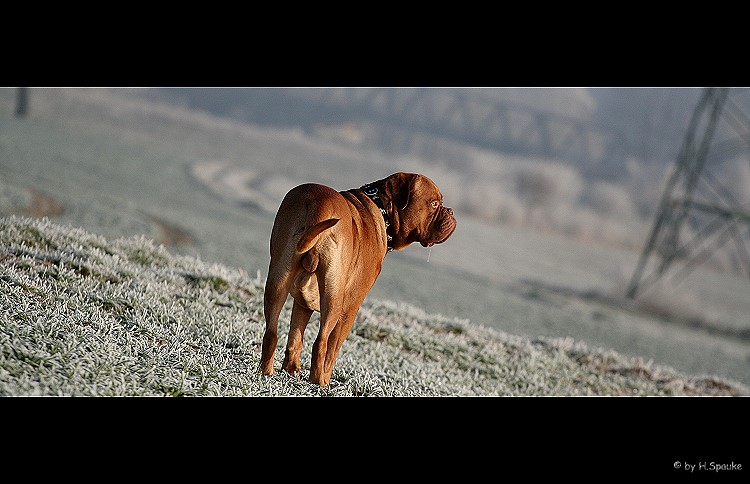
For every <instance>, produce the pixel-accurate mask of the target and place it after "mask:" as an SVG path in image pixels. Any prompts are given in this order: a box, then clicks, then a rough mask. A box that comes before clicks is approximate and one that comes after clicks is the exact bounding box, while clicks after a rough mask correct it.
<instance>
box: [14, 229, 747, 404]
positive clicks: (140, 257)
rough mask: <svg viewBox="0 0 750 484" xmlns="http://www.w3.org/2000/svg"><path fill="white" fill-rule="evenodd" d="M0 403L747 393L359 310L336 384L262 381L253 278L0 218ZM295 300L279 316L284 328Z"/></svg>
mask: <svg viewBox="0 0 750 484" xmlns="http://www.w3.org/2000/svg"><path fill="white" fill-rule="evenodd" d="M0 242H1V243H2V251H0V280H1V281H2V286H0V321H2V326H0V395H5V396H9V395H70V396H84V395H85V396H97V395H108V396H112V395H126V396H135V395H166V396H180V395H185V396H200V395H227V396H231V395H236V396H263V395H322V396H325V395H337V396H451V395H458V396H476V395H746V394H748V389H747V388H745V387H744V386H742V385H740V384H737V383H733V382H731V381H729V380H726V379H718V378H695V377H688V376H685V375H682V374H679V373H677V372H675V371H674V370H672V369H669V368H664V367H661V366H659V365H655V364H653V363H650V362H644V361H643V360H642V359H632V358H631V359H628V358H625V357H623V356H621V355H619V354H617V353H616V352H614V351H599V350H591V349H589V348H587V347H586V345H584V344H582V343H576V342H575V341H573V340H572V339H571V338H564V339H549V338H538V339H533V340H532V339H527V338H522V337H519V336H512V335H509V334H507V333H503V332H500V331H496V330H491V329H487V328H484V327H481V326H477V325H472V324H470V323H469V322H468V321H466V320H462V319H456V318H447V317H443V316H436V315H430V314H427V313H426V312H424V311H422V310H420V309H418V308H415V307H413V306H410V305H406V304H403V303H392V302H388V301H380V302H367V303H366V304H365V305H364V306H363V308H362V310H361V311H360V313H359V315H358V319H357V321H356V324H355V328H354V331H353V333H352V334H351V335H350V337H349V338H348V340H347V341H346V342H345V344H344V346H343V348H342V351H341V353H340V355H339V358H338V361H337V365H336V367H335V370H334V373H333V377H332V379H331V385H330V386H329V388H327V389H321V388H320V387H318V386H317V385H312V384H309V383H307V382H306V381H305V380H304V378H306V377H307V376H308V374H309V361H310V354H311V350H312V337H311V336H312V335H314V334H315V332H316V330H317V324H316V323H317V322H318V320H317V319H314V320H313V322H312V324H311V326H310V328H309V329H308V338H307V340H306V342H305V345H304V349H303V352H302V362H303V370H302V376H303V379H302V380H297V379H295V378H292V377H290V376H289V375H287V374H286V373H285V372H283V371H281V369H280V361H281V358H283V339H284V338H283V337H284V336H285V333H286V329H287V328H288V326H285V325H283V324H282V327H281V336H282V338H281V341H280V344H279V347H278V350H277V362H276V368H277V370H278V371H277V372H276V373H275V374H274V375H272V376H270V377H266V376H262V375H260V374H259V372H258V371H257V369H258V364H259V360H260V345H261V342H262V339H263V323H262V314H263V283H262V280H261V279H258V278H257V277H252V276H250V275H249V274H248V273H246V272H245V271H242V270H237V269H230V268H228V267H226V266H223V265H219V264H209V263H205V262H201V261H199V260H197V259H195V258H193V257H188V256H177V255H173V254H171V253H170V252H169V251H168V250H166V249H165V248H164V246H163V245H156V244H154V243H153V241H151V240H149V239H147V238H145V237H142V236H141V237H132V238H121V239H116V240H112V241H109V240H107V239H105V238H104V237H101V236H97V235H93V234H90V233H88V232H85V231H83V230H81V229H73V228H71V227H66V226H60V225H56V224H53V223H50V222H49V221H48V220H47V219H29V218H16V217H10V218H3V219H0ZM290 312H291V307H290V305H287V306H286V307H285V310H284V314H283V315H284V316H285V317H287V318H288V316H289V313H290Z"/></svg>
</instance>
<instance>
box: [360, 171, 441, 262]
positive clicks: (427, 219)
mask: <svg viewBox="0 0 750 484" xmlns="http://www.w3.org/2000/svg"><path fill="white" fill-rule="evenodd" d="M372 185H374V186H377V187H379V189H380V193H381V198H382V199H383V201H384V206H385V210H386V212H388V216H389V217H390V219H391V225H392V227H393V249H394V250H401V249H403V248H405V247H407V246H408V245H410V244H411V243H413V242H419V243H420V244H422V246H424V247H432V246H433V245H435V244H442V243H443V242H445V241H446V240H447V239H448V237H450V236H451V234H453V231H454V230H456V218H455V216H454V215H453V209H451V208H448V207H445V206H443V195H442V194H441V193H440V190H439V189H438V187H437V185H435V183H433V181H432V180H430V179H429V178H427V177H426V176H424V175H420V174H417V173H403V172H399V173H394V174H393V175H391V176H389V177H387V178H384V179H382V180H378V181H377V182H375V183H373V184H372Z"/></svg>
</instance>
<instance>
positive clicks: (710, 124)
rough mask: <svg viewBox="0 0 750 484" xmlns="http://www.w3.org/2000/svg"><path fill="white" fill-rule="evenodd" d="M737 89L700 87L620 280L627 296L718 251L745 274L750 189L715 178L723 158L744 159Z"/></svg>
mask: <svg viewBox="0 0 750 484" xmlns="http://www.w3.org/2000/svg"><path fill="white" fill-rule="evenodd" d="M744 91H745V90H741V89H727V88H722V89H716V88H707V89H704V90H703V92H702V95H701V97H700V99H699V101H698V103H697V105H696V107H695V110H694V112H693V116H692V118H691V121H690V124H689V126H688V129H687V131H686V133H685V138H684V140H683V144H682V147H681V148H680V151H679V154H678V155H677V159H676V161H675V164H674V166H673V170H672V173H671V175H670V177H669V179H668V181H667V185H666V187H665V189H664V192H663V194H662V197H661V201H660V203H659V206H658V210H657V213H656V217H655V220H654V224H653V227H652V229H651V233H650V235H649V238H648V240H647V242H646V245H645V246H644V248H643V252H642V253H641V256H640V259H639V260H638V264H637V266H636V269H635V272H634V273H633V277H632V279H631V281H630V284H629V286H628V289H627V296H628V297H630V298H633V299H634V298H636V297H637V296H638V295H639V294H641V293H642V292H643V291H644V290H646V289H647V288H648V287H649V286H651V285H652V284H654V283H655V282H656V281H657V280H659V279H660V278H664V277H667V276H670V277H671V278H672V279H673V281H675V284H676V283H677V282H679V281H681V280H682V279H684V278H685V277H687V275H689V274H690V273H691V272H692V271H693V270H694V269H695V267H696V266H698V265H699V264H701V263H704V262H706V261H707V260H709V259H710V258H711V257H712V256H713V255H715V254H717V253H718V252H719V251H722V254H723V255H724V256H725V260H729V261H730V264H731V268H732V269H733V270H734V271H735V272H737V273H740V274H746V275H747V276H748V277H750V250H748V247H749V246H750V203H748V202H749V201H748V200H747V197H748V195H747V193H750V189H748V190H744V193H742V192H743V190H742V189H739V190H738V189H737V188H736V185H737V183H734V184H731V183H730V184H729V185H727V184H726V182H725V181H722V180H726V177H727V173H726V170H724V171H723V172H722V171H721V167H722V164H724V163H725V162H726V161H727V160H732V161H733V162H735V163H736V162H742V161H741V158H742V157H744V158H746V159H747V160H746V162H747V163H749V164H750V158H748V154H750V117H748V116H747V115H746V114H745V113H744V111H743V110H742V108H741V107H740V106H741V104H739V98H738V97H737V96H738V95H740V94H742V93H743V92H744ZM738 160H739V161H738ZM717 170H718V172H719V175H717V174H716V172H717ZM722 175H723V177H722ZM731 181H732V180H730V182H731ZM732 185H734V186H735V189H734V190H732V188H731V187H730V186H732ZM730 242H731V244H730Z"/></svg>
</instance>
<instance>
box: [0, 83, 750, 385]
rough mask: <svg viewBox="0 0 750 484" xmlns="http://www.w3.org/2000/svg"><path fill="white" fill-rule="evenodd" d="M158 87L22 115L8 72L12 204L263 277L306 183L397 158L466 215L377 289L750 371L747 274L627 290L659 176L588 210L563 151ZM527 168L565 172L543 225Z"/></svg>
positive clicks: (398, 265) (700, 276)
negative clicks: (296, 125) (171, 98)
mask: <svg viewBox="0 0 750 484" xmlns="http://www.w3.org/2000/svg"><path fill="white" fill-rule="evenodd" d="M147 92H148V90H145V92H144V90H138V89H136V90H128V89H33V92H32V93H31V97H30V99H31V105H30V108H31V109H30V112H29V115H28V117H26V118H24V119H18V118H15V117H14V116H13V111H12V108H13V105H14V94H15V93H14V90H13V89H0V121H1V122H0V168H2V170H0V216H10V215H21V216H30V217H43V216H47V217H49V219H50V220H51V221H52V222H54V223H56V224H59V225H63V226H71V227H81V228H83V229H85V230H86V231H87V232H89V233H94V234H98V235H100V236H103V237H106V238H107V239H108V240H113V241H114V240H116V239H118V238H120V237H133V236H141V235H142V236H145V237H146V238H148V239H150V240H153V241H155V243H156V244H164V245H165V247H167V248H168V250H169V251H170V252H171V253H172V254H175V255H182V256H191V257H195V258H198V259H200V260H203V261H210V262H212V263H220V264H223V265H224V266H226V267H234V268H242V269H244V270H246V271H247V272H248V273H250V274H253V275H255V274H256V273H258V272H260V277H259V279H262V278H263V277H264V275H265V271H266V270H267V267H268V238H269V234H270V231H271V226H272V223H273V213H274V212H275V209H276V206H277V205H278V203H279V202H280V200H281V198H282V197H283V194H284V193H285V192H286V191H287V190H288V189H289V188H291V187H292V186H294V185H295V184H297V183H301V182H305V181H317V182H322V183H326V184H329V185H330V186H332V187H336V188H339V189H348V188H352V187H357V186H360V185H361V184H362V183H364V182H367V181H372V180H375V179H378V178H381V177H383V176H386V175H388V174H390V173H392V172H394V171H416V172H422V173H425V174H427V175H428V176H430V177H431V178H432V179H433V180H435V181H436V183H437V184H438V186H440V188H441V191H442V192H443V194H444V195H445V199H446V204H448V205H449V206H453V207H454V209H455V210H456V214H457V219H458V222H459V228H458V230H457V231H456V233H455V234H454V235H453V236H452V238H451V240H450V241H449V243H446V244H444V245H441V246H439V247H435V248H433V250H432V251H431V252H430V251H428V250H427V249H423V248H422V247H420V246H412V247H410V248H408V249H406V250H404V251H401V252H396V253H391V254H389V255H388V257H387V259H386V261H385V263H384V265H383V272H382V273H381V275H380V277H379V278H378V281H377V282H376V284H375V286H374V287H373V289H372V291H371V293H370V297H371V298H372V300H379V301H398V302H399V303H407V304H409V305H411V306H413V307H418V308H421V309H423V310H424V311H427V312H428V313H430V314H442V315H444V316H445V317H447V318H448V319H451V320H452V319H453V318H458V319H460V320H462V321H467V322H468V324H469V325H470V326H471V327H476V328H480V327H485V328H493V329H495V330H498V331H501V332H504V333H507V334H514V335H519V336H522V337H524V338H528V339H530V340H536V339H538V338H539V337H545V338H552V339H554V338H568V337H570V338H572V339H573V340H575V341H577V342H582V343H585V344H586V345H588V346H589V347H594V348H609V349H612V350H614V351H616V352H618V353H619V354H620V355H623V356H626V357H628V358H630V357H635V358H637V357H640V358H642V359H643V360H644V361H654V362H657V363H658V364H662V365H667V366H669V367H671V368H675V369H676V370H677V371H679V372H680V373H682V374H685V375H717V376H719V377H722V378H727V379H731V380H733V381H738V382H741V383H742V384H744V385H749V384H750V372H748V368H749V367H748V364H749V363H748V362H750V346H748V332H747V331H748V318H747V314H748V312H750V299H749V298H748V297H747V294H748V289H749V288H750V286H748V281H747V280H743V279H741V278H739V277H738V276H734V275H732V274H728V273H725V272H718V271H714V270H711V268H710V267H708V266H706V267H700V268H699V269H698V270H696V271H695V273H694V274H693V275H692V277H690V278H688V279H687V280H686V281H684V282H683V283H682V284H680V285H679V286H676V287H673V286H671V285H669V284H665V285H664V286H663V287H654V288H653V290H652V291H650V292H649V293H648V294H644V297H643V298H639V300H637V301H627V300H625V298H624V291H625V284H626V283H627V281H628V278H629V277H630V275H631V274H632V271H633V268H634V267H635V264H636V262H637V258H638V255H639V251H640V245H638V246H629V245H628V244H625V242H626V241H627V240H631V241H634V242H636V243H640V241H642V236H643V234H639V233H638V231H639V225H638V224H635V223H632V219H631V217H630V216H629V215H628V214H632V212H633V207H632V206H630V204H629V203H624V204H620V203H615V202H617V201H618V200H620V199H621V198H622V200H621V201H623V202H629V201H639V203H640V202H641V201H643V200H647V199H648V198H649V197H646V196H642V195H643V193H644V192H642V191H638V190H636V191H635V192H634V193H637V194H639V196H635V197H634V196H631V195H630V192H631V191H630V190H627V191H626V190H625V189H624V187H609V188H611V189H612V190H609V191H608V190H607V187H599V188H603V189H604V190H602V193H603V196H598V195H597V196H592V197H591V201H592V202H591V203H593V204H594V205H595V206H596V207H597V209H601V210H603V211H606V210H604V208H605V207H611V213H612V214H615V213H619V214H620V215H617V216H614V215H612V216H611V217H604V216H603V215H602V216H599V215H597V214H592V213H589V212H587V211H585V210H583V211H581V210H575V209H574V208H575V207H574V205H577V204H578V202H577V201H576V199H574V195H575V192H576V191H575V190H574V189H575V188H576V187H578V188H581V189H583V190H584V191H585V190H588V186H587V185H585V184H584V185H582V184H581V183H578V182H580V180H579V179H578V178H577V176H575V173H574V172H571V171H569V170H566V169H564V168H563V167H562V166H561V165H560V164H559V163H554V160H553V161H550V162H542V161H541V160H533V159H522V158H514V157H507V156H500V155H493V154H491V153H488V152H480V151H467V150H463V151H460V152H461V153H463V155H462V156H463V158H464V160H465V162H466V163H467V164H468V165H453V164H452V163H450V162H448V161H447V160H446V158H444V157H445V156H447V155H450V154H451V153H453V152H452V151H450V150H445V151H444V150H443V149H442V148H443V147H442V146H441V147H439V148H440V149H438V150H437V151H436V153H437V155H436V156H435V157H425V158H422V157H412V156H393V155H388V154H385V153H383V152H380V151H377V150H372V149H364V148H362V147H356V146H352V145H346V144H340V143H334V142H332V141H328V140H326V139H323V138H321V137H319V136H315V135H312V134H306V133H304V132H301V131H298V130H294V129H286V130H284V129H270V128H265V127H261V126H255V125H251V124H247V123H241V122H238V121H235V120H230V119H227V118H221V117H216V116H212V115H210V114H207V113H205V112H199V111H194V110H190V109H185V108H184V107H179V106H169V105H164V104H159V103H153V102H146V101H144V100H143V99H142V98H141V95H144V94H147ZM446 148H447V147H446ZM458 153H459V151H455V154H458ZM469 165H470V168H469V169H466V170H463V169H461V170H459V169H458V168H461V167H465V166H469ZM519 173H530V174H532V175H533V174H535V173H536V174H538V173H542V174H544V175H545V176H546V177H547V178H553V179H554V180H557V181H558V182H559V184H558V185H557V188H559V189H560V190H556V191H555V196H554V197H553V198H552V199H551V200H549V207H538V209H539V211H538V212H534V213H532V214H530V215H532V217H531V222H534V223H533V224H532V225H531V226H529V225H527V224H523V223H520V224H516V223H515V222H514V220H515V219H516V217H517V216H519V215H521V216H523V214H524V209H523V205H519V203H518V202H519V199H518V196H517V195H518V193H516V192H515V187H514V186H513V180H514V179H516V175H517V174H519ZM642 175H643V176H644V179H646V178H648V179H651V177H650V176H647V175H649V173H648V172H644V173H642ZM657 179H658V177H657V178H653V180H657ZM737 179H738V180H741V179H742V178H739V177H738V178H737ZM493 180H494V181H493ZM495 182H497V183H495ZM652 183H653V184H656V181H653V182H652ZM591 188H592V189H594V188H596V187H591ZM615 188H618V190H615ZM576 190H577V189H576ZM594 191H595V192H596V193H592V195H595V194H597V193H599V191H598V190H594ZM609 192H612V193H611V194H612V195H613V196H612V197H608V196H606V194H607V193H609ZM618 193H619V195H618ZM600 195H601V194H600ZM658 195H659V190H657V191H656V192H655V196H657V197H658ZM579 198H580V197H579ZM607 201H609V202H612V203H604V202H607ZM621 205H622V206H621ZM472 207H484V208H486V209H487V210H488V215H489V213H490V212H493V210H494V209H502V210H501V211H502V213H506V212H507V213H506V215H507V223H489V222H487V220H485V218H483V217H476V216H472V210H473V208H472ZM511 209H512V210H511ZM522 218H523V217H522ZM549 221H553V222H554V224H553V225H549V224H548V223H547V222H549ZM556 227H557V228H556ZM560 230H563V231H564V232H565V233H568V234H569V235H563V234H561V233H560ZM606 240H611V241H615V242H617V244H615V245H613V244H612V243H607V242H606Z"/></svg>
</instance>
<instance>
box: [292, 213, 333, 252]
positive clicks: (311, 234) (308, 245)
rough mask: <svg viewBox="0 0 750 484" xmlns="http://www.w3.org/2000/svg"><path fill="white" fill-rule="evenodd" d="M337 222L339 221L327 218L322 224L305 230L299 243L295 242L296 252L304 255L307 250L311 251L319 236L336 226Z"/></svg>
mask: <svg viewBox="0 0 750 484" xmlns="http://www.w3.org/2000/svg"><path fill="white" fill-rule="evenodd" d="M338 221H339V219H337V218H329V219H328V220H323V221H322V222H319V223H317V224H315V225H313V226H312V227H310V228H309V229H307V232H305V234H304V235H303V236H302V238H301V239H300V240H299V242H297V252H298V253H300V254H304V253H305V252H307V251H308V250H310V249H312V248H313V246H314V245H315V244H316V243H317V242H318V239H319V238H320V235H321V234H322V233H323V232H325V231H326V230H328V229H330V228H331V227H333V226H334V225H336V223H338Z"/></svg>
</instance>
